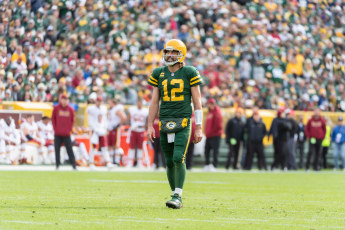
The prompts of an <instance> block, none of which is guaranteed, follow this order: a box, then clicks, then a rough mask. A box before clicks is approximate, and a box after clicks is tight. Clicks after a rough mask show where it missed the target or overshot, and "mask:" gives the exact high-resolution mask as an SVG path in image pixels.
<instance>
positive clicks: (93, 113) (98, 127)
mask: <svg viewBox="0 0 345 230" xmlns="http://www.w3.org/2000/svg"><path fill="white" fill-rule="evenodd" d="M102 101H103V99H102V97H97V98H96V104H95V105H91V106H89V107H88V108H87V115H88V124H89V127H90V129H91V130H92V136H91V139H90V141H91V144H92V146H91V150H90V159H89V164H90V169H91V170H94V169H95V164H94V158H95V153H96V152H98V149H100V150H101V152H102V154H103V157H104V160H105V162H106V165H107V167H108V168H109V169H111V168H113V167H114V165H113V164H112V163H111V162H110V156H109V152H108V144H107V108H106V107H105V106H103V105H101V104H102ZM97 145H98V149H96V146H97Z"/></svg>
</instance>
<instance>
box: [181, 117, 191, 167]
mask: <svg viewBox="0 0 345 230" xmlns="http://www.w3.org/2000/svg"><path fill="white" fill-rule="evenodd" d="M191 134H192V124H191V122H189V137H188V142H187V145H186V149H185V150H184V153H183V158H182V163H184V160H185V159H186V154H187V150H188V146H189V141H190V136H191Z"/></svg>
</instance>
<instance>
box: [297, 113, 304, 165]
mask: <svg viewBox="0 0 345 230" xmlns="http://www.w3.org/2000/svg"><path fill="white" fill-rule="evenodd" d="M304 129H305V125H304V124H303V116H300V117H299V123H298V131H297V148H296V150H297V154H296V155H299V162H298V167H299V168H303V160H304V147H305V146H304V145H305V141H306V140H307V138H306V135H305V134H304Z"/></svg>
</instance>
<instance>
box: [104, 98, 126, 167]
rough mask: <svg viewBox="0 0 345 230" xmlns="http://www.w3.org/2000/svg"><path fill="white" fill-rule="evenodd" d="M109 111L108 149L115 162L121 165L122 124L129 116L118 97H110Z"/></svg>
mask: <svg viewBox="0 0 345 230" xmlns="http://www.w3.org/2000/svg"><path fill="white" fill-rule="evenodd" d="M108 103H109V112H108V149H109V153H110V157H111V158H113V157H114V155H115V157H114V163H115V164H117V165H119V164H120V159H121V156H122V155H123V149H122V148H121V147H120V144H121V125H122V124H123V123H124V122H125V121H126V119H127V116H126V114H125V112H124V107H123V105H121V104H119V103H118V102H117V100H116V99H109V102H108Z"/></svg>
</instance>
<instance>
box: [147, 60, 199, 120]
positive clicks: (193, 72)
mask: <svg viewBox="0 0 345 230" xmlns="http://www.w3.org/2000/svg"><path fill="white" fill-rule="evenodd" d="M148 83H149V84H150V85H152V86H153V87H158V89H159V92H160V96H161V99H162V102H161V105H160V110H159V118H160V119H163V118H190V117H191V115H192V106H191V101H192V92H191V87H193V86H197V85H200V84H202V79H201V77H200V74H199V71H198V70H197V69H196V68H194V67H193V66H184V67H182V68H180V69H179V70H177V71H176V72H175V73H171V72H170V71H169V69H168V66H163V67H158V68H156V69H154V70H153V72H152V75H151V76H150V77H149V80H148Z"/></svg>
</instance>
